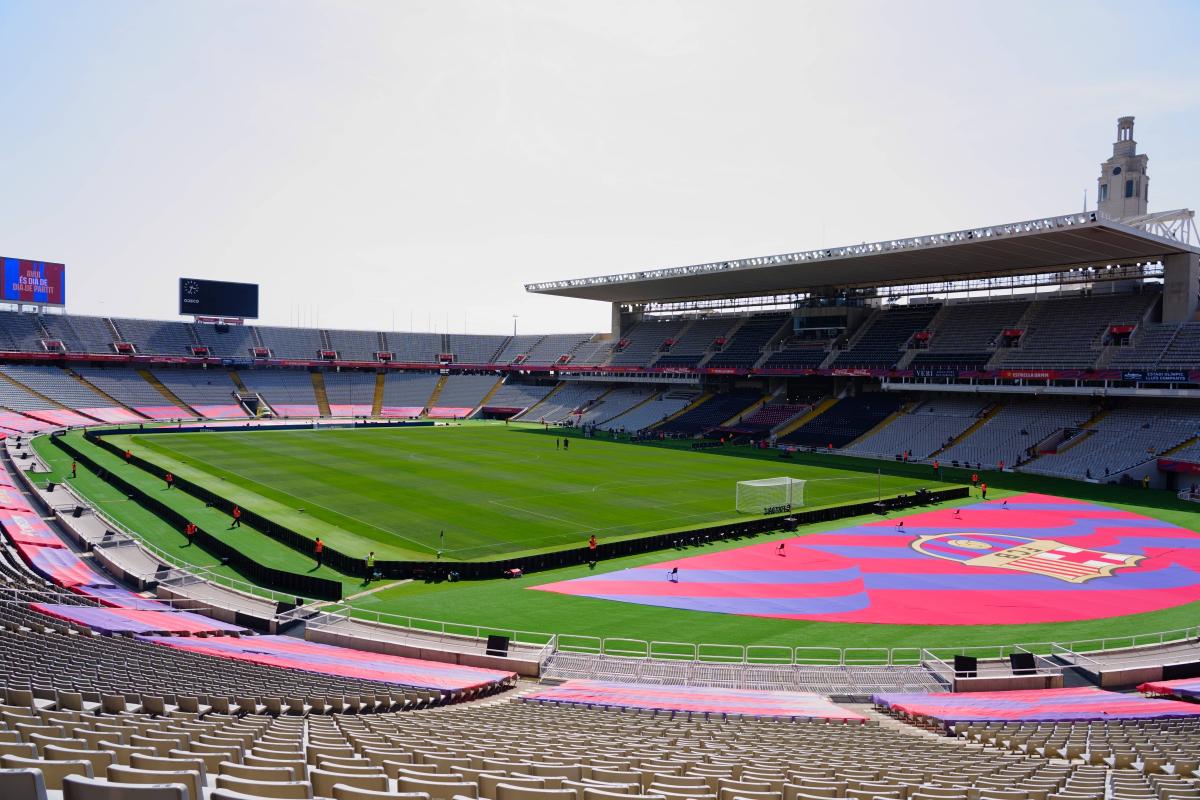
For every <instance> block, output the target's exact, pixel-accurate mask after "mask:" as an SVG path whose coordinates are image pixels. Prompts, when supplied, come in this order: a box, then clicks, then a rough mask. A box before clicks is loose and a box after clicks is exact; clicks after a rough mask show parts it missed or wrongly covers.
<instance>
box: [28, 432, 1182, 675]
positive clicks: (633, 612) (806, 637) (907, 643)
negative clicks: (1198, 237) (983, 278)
mask: <svg viewBox="0 0 1200 800" xmlns="http://www.w3.org/2000/svg"><path fill="white" fill-rule="evenodd" d="M462 430H467V428H463V429H462ZM501 430H502V429H501ZM412 432H413V431H404V432H403V433H405V434H407V433H412ZM452 432H453V431H446V430H441V431H436V432H434V433H452ZM345 433H346V434H354V433H359V432H358V431H346V432H345ZM70 435H72V436H75V437H78V434H70ZM155 435H156V436H166V434H155ZM201 435H202V436H205V435H208V434H201ZM245 435H257V434H245ZM328 435H330V432H319V433H317V434H316V439H317V441H321V438H320V437H324V436H328ZM145 438H150V437H145ZM214 438H215V437H214ZM533 438H535V439H537V440H538V441H539V443H540V450H542V451H545V454H546V455H548V456H553V455H554V453H553V452H552V451H551V450H550V449H549V448H552V447H553V441H549V442H547V440H546V439H545V434H540V435H534V437H533ZM553 438H554V436H550V439H553ZM79 440H80V441H82V438H81V437H79ZM252 441H256V440H252ZM573 444H578V445H579V447H578V448H577V449H576V450H575V451H572V452H571V453H569V454H565V455H570V456H572V457H574V456H575V455H578V454H582V453H583V452H584V451H585V449H586V448H591V447H593V446H595V445H600V444H604V445H606V446H607V447H612V448H616V449H615V450H614V451H613V452H614V463H615V467H614V469H616V470H619V471H623V470H625V469H626V467H627V466H628V465H630V464H632V463H634V462H638V463H641V462H643V461H644V460H645V461H651V460H654V461H657V460H658V459H657V456H659V455H662V454H666V453H671V454H672V455H673V457H674V458H675V459H683V460H682V461H679V462H675V463H679V464H682V465H683V468H685V469H690V468H691V465H692V464H694V463H697V462H709V461H713V460H716V461H724V462H729V464H730V466H729V467H728V469H730V470H731V471H732V472H733V473H735V474H737V475H745V474H746V473H747V472H753V470H751V469H749V468H748V464H750V463H752V462H754V461H767V462H769V463H767V464H762V465H760V466H758V467H756V468H755V469H761V470H762V472H761V475H762V476H774V475H778V474H784V473H790V474H800V475H804V474H805V473H806V472H807V473H808V474H825V475H835V476H836V475H841V476H851V475H854V474H857V475H859V476H860V479H861V480H862V481H863V482H865V483H866V484H873V483H874V481H875V480H876V475H875V474H874V473H875V471H876V470H882V472H883V481H889V480H891V479H894V480H895V481H896V482H895V483H891V484H885V485H892V486H897V485H907V486H909V487H911V486H914V485H930V486H932V485H933V484H932V483H930V482H928V480H927V479H928V478H930V477H931V474H930V469H929V467H928V466H924V465H909V464H897V463H894V462H881V461H876V460H871V459H857V458H849V457H843V456H837V455H828V454H823V453H821V454H815V455H810V454H800V455H797V458H796V463H794V464H792V465H790V466H791V467H792V469H788V470H782V471H781V470H780V467H781V466H782V462H780V461H779V460H778V459H777V457H776V456H775V454H773V453H763V452H761V451H755V450H748V449H746V448H724V449H719V450H715V451H706V452H702V453H696V452H692V451H690V449H689V448H688V445H687V443H672V442H668V443H662V444H654V445H639V446H633V445H627V444H617V443H608V442H601V441H598V440H585V441H583V442H579V443H575V442H573ZM86 446H88V447H91V445H86ZM35 447H36V448H37V449H38V451H39V453H41V454H43V455H44V456H48V457H50V458H51V459H53V458H54V457H55V456H56V454H60V453H61V451H58V450H57V448H54V447H53V446H51V445H50V444H49V443H48V442H46V441H45V440H44V439H40V440H35ZM89 452H103V451H99V448H93V449H92V451H89ZM457 455H458V457H459V458H460V459H463V460H466V459H469V458H471V457H472V456H471V454H470V453H467V454H463V453H458V454H457ZM67 463H68V464H69V459H68V462H67ZM559 463H561V461H560V462H559ZM60 470H61V466H60ZM755 474H760V473H755ZM59 475H60V477H61V472H60V473H59ZM981 475H982V476H983V478H984V480H986V481H987V482H988V483H989V485H990V486H991V487H992V488H993V490H994V491H995V496H996V497H1003V496H1005V495H1006V494H1009V493H1014V492H1025V491H1036V492H1045V493H1048V494H1056V495H1061V496H1066V497H1077V498H1079V499H1083V500H1089V501H1093V502H1098V503H1104V504H1106V505H1111V506H1115V507H1117V508H1123V509H1127V510H1130V511H1134V512H1136V513H1139V514H1146V515H1148V516H1151V517H1156V518H1159V519H1163V520H1165V521H1167V522H1170V523H1173V524H1176V525H1180V526H1183V527H1186V528H1190V529H1193V530H1200V520H1197V518H1196V514H1195V507H1194V506H1192V505H1190V504H1188V503H1185V502H1183V501H1180V500H1177V499H1176V498H1175V497H1173V496H1171V495H1170V494H1168V493H1166V492H1156V491H1144V490H1141V489H1139V488H1136V487H1113V486H1099V485H1093V484H1085V483H1079V482H1076V481H1066V480H1058V479H1053V478H1045V477H1040V476H1034V475H1024V474H1014V473H1003V474H1000V473H994V472H981ZM968 477H969V471H967V470H955V469H944V470H943V478H944V479H945V480H947V481H950V482H957V483H961V482H964V481H966V480H967V479H968ZM88 478H89V481H88V482H87V483H84V475H83V473H82V471H81V479H80V481H81V482H80V484H79V486H78V488H80V489H82V490H83V492H84V493H85V494H86V495H87V496H88V497H89V498H91V499H92V500H95V501H97V502H98V503H100V504H101V505H102V506H104V507H105V510H106V511H107V512H109V513H113V514H118V515H121V516H122V521H124V522H126V523H127V524H131V525H134V526H136V527H137V528H138V530H139V531H140V532H142V533H145V532H146V529H143V528H142V527H141V525H142V524H145V525H147V526H148V529H153V528H154V524H153V522H154V521H153V518H151V519H150V520H140V521H139V519H137V518H136V517H134V516H133V514H134V513H136V512H135V508H131V506H132V505H133V504H131V503H128V502H122V501H123V498H119V497H112V498H109V497H105V496H104V495H103V494H102V493H101V492H102V488H103V484H101V485H100V486H92V484H91V481H94V480H95V479H94V478H90V476H88ZM151 480H152V481H153V479H151ZM810 486H812V484H810ZM576 488H578V487H576ZM885 491H886V489H885ZM989 496H991V493H989ZM722 497H723V499H722V503H724V504H725V506H726V507H727V506H728V504H730V503H731V500H732V484H731V483H728V484H727V485H726V488H725V490H724V492H723V495H722ZM172 499H173V500H174V501H179V500H180V499H181V497H180V496H178V495H176V496H174V497H173V498H172ZM968 502H973V501H968ZM143 513H144V512H143ZM854 523H855V520H843V521H839V522H835V523H828V524H824V525H816V526H809V527H806V528H804V529H802V531H801V533H815V532H818V531H822V530H830V529H834V528H838V527H842V526H846V525H851V524H854ZM160 535H161V536H162V537H163V538H164V540H167V541H171V540H174V541H176V543H177V544H178V543H179V542H180V541H181V538H182V537H180V536H179V534H178V533H177V532H174V531H169V530H168V531H166V532H162V533H161V534H160ZM581 535H582V534H575V535H574V536H572V537H571V539H570V541H575V542H577V541H579V540H580V538H581ZM789 535H790V534H775V535H772V536H770V537H760V539H759V540H763V539H767V538H770V539H775V538H783V537H785V536H789ZM448 537H449V534H448ZM745 543H746V542H744V541H743V542H725V543H720V544H711V545H706V546H704V548H700V549H690V548H689V549H688V550H687V551H686V554H691V553H696V552H702V551H707V550H711V549H716V548H725V547H738V546H742V545H743V544H745ZM242 546H251V547H252V548H253V549H254V552H256V553H258V552H259V551H260V550H259V549H260V548H262V551H263V552H267V551H269V550H271V549H272V548H281V547H283V546H282V545H279V544H278V543H276V542H274V541H273V540H269V539H266V537H261V540H260V539H250V538H246V539H243V540H242ZM285 549H286V548H285ZM191 551H192V552H193V553H195V551H196V548H191ZM297 555H298V554H297ZM674 555H677V554H674V553H671V552H666V553H664V552H658V553H648V554H644V555H639V556H634V557H629V558H624V559H619V560H614V561H608V562H601V564H600V566H599V568H598V569H597V572H604V571H609V570H617V569H624V568H627V567H631V566H637V565H643V564H653V563H657V562H659V561H662V560H664V559H666V558H670V557H673V556H674ZM300 561H301V562H302V563H305V564H311V561H309V560H307V559H305V558H303V557H300ZM584 574H590V573H589V572H588V570H587V568H586V567H583V566H580V567H570V568H566V569H562V570H556V571H553V572H545V573H538V574H535V575H530V576H527V577H526V578H525V579H524V580H521V581H502V580H497V581H481V582H472V583H419V582H411V583H405V584H402V585H399V586H395V587H392V588H387V589H383V590H382V591H378V592H375V593H373V594H370V595H368V596H364V597H361V598H359V599H357V600H355V601H354V602H353V606H352V608H351V613H354V614H356V615H359V616H363V617H368V618H375V616H376V615H377V614H383V615H405V616H403V617H400V616H396V617H392V618H391V619H392V621H394V622H404V621H407V620H408V619H410V618H424V619H428V620H441V621H447V622H449V623H452V624H454V625H456V626H458V627H455V628H453V630H457V631H461V632H473V631H474V630H475V626H479V628H480V629H481V630H483V631H485V632H486V631H488V630H493V631H497V632H501V631H506V630H516V631H535V632H549V633H556V634H564V635H565V637H564V641H565V642H568V643H569V642H571V641H572V637H579V638H577V639H575V641H584V642H588V643H592V640H591V638H589V637H596V638H606V639H608V646H609V648H610V649H621V648H623V647H624V648H628V649H632V650H636V649H637V645H636V644H623V643H622V642H621V641H620V639H623V638H624V639H633V640H645V641H659V642H664V641H665V642H691V643H699V642H707V643H716V644H723V645H730V646H733V647H735V648H736V647H740V646H745V645H751V646H771V647H816V648H821V647H828V648H843V647H845V648H893V647H896V648H914V647H951V646H955V647H956V646H970V645H997V644H1012V643H1018V642H1020V643H1038V642H1051V641H1058V642H1071V641H1081V640H1088V639H1098V638H1101V637H1109V638H1110V641H1117V640H1119V639H1120V638H1121V637H1133V636H1136V635H1138V634H1148V633H1151V632H1155V631H1162V630H1171V629H1176V628H1184V627H1187V626H1189V625H1193V624H1195V620H1196V617H1197V611H1198V610H1200V608H1198V607H1200V604H1189V605H1185V606H1180V607H1177V608H1173V609H1166V610H1162V611H1157V612H1152V613H1148V614H1138V615H1130V616H1123V617H1114V618H1110V619H1106V620H1094V621H1085V622H1075V623H1059V624H1046V625H1007V626H959V627H954V626H921V625H866V624H846V623H823V622H805V621H795V620H778V619H766V618H756V617H740V616H733V615H724V614H710V613H703V612H695V611H681V610H674V609H667V608H656V607H649V606H639V605H634V604H628V603H619V602H612V601H605V600H596V599H592V598H586V597H570V596H564V595H553V594H550V593H546V592H533V591H527V589H528V587H530V586H535V585H538V584H542V583H550V582H553V581H558V580H564V579H567V578H572V577H579V576H581V575H584ZM350 591H357V589H353V590H352V589H351V588H350V587H348V588H347V592H348V593H349V592H350ZM384 618H385V619H388V617H387V616H385V617H384ZM416 624H418V625H419V626H422V625H426V623H421V622H417V623H416ZM431 627H436V626H431ZM1131 642H1132V639H1127V640H1126V641H1124V642H1120V641H1117V643H1118V644H1128V643H1131ZM1143 643H1145V642H1143ZM678 649H679V650H680V651H681V652H687V648H678ZM659 651H660V652H661V651H666V652H671V651H672V646H670V645H666V646H660V648H659ZM911 653H912V651H909V654H910V655H911ZM850 655H851V657H853V656H855V655H857V656H858V657H859V658H863V659H868V658H871V657H872V656H873V655H875V656H877V655H878V654H877V653H875V654H872V653H871V652H867V651H858V652H857V653H851V654H850Z"/></svg>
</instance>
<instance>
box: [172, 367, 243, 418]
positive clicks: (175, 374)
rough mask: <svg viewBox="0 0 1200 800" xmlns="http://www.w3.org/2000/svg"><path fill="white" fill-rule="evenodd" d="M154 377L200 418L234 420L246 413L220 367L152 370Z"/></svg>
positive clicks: (226, 374)
mask: <svg viewBox="0 0 1200 800" xmlns="http://www.w3.org/2000/svg"><path fill="white" fill-rule="evenodd" d="M154 376H155V377H156V378H158V380H159V381H160V382H161V383H162V385H163V386H166V387H167V388H168V389H169V390H170V391H171V393H172V394H174V395H175V396H176V397H178V398H179V399H180V400H182V401H183V402H185V403H187V404H188V406H190V407H191V408H193V409H195V410H196V412H197V413H199V414H200V415H201V416H203V417H207V418H210V419H238V418H241V417H246V416H248V415H247V414H246V410H245V409H244V408H242V407H241V405H240V404H239V403H238V402H237V400H236V399H235V398H234V392H235V391H236V390H237V387H236V386H234V384H233V381H232V380H230V378H229V373H227V372H226V371H225V370H223V369H220V368H217V369H208V370H193V369H182V370H165V369H160V370H156V371H155V373H154Z"/></svg>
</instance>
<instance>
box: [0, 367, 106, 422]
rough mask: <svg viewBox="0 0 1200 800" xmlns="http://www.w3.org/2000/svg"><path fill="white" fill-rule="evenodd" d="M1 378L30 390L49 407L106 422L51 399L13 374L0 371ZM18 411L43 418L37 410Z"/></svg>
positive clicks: (19, 387) (35, 417)
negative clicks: (38, 414)
mask: <svg viewBox="0 0 1200 800" xmlns="http://www.w3.org/2000/svg"><path fill="white" fill-rule="evenodd" d="M0 378H3V379H4V380H6V381H8V382H9V383H11V384H12V385H13V386H16V387H17V388H18V389H24V390H25V391H27V392H29V393H30V394H31V395H33V396H34V397H36V398H37V399H39V400H41V401H42V402H44V403H45V404H46V406H47V407H48V408H61V409H65V410H67V411H71V412H74V413H76V414H78V415H79V416H81V417H87V418H88V419H94V420H96V421H97V422H104V420H102V419H100V418H99V417H93V416H92V415H91V414H85V413H83V412H82V411H76V410H75V409H73V408H71V407H70V406H65V405H63V404H62V403H59V402H57V401H55V400H51V399H50V398H49V397H47V396H46V395H44V394H42V393H41V392H39V391H38V390H37V389H34V388H32V387H30V386H26V385H25V384H23V383H21V382H20V381H19V380H17V379H16V378H14V377H12V376H11V375H6V374H5V373H3V372H0ZM17 413H18V414H24V415H25V416H27V417H33V418H34V419H41V418H40V417H38V416H37V412H36V411H28V412H26V411H18V412H17ZM53 421H54V420H43V422H53Z"/></svg>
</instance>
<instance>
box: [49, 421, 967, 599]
mask: <svg viewBox="0 0 1200 800" xmlns="http://www.w3.org/2000/svg"><path fill="white" fill-rule="evenodd" d="M385 424H387V423H385ZM303 427H307V426H273V427H272V428H271V429H272V430H279V429H284V430H287V429H289V428H303ZM181 430H182V431H183V432H187V431H196V430H209V431H215V430H241V429H240V428H232V429H230V428H224V429H214V428H200V427H198V426H192V427H190V428H189V427H184V428H182V429H180V428H157V429H155V428H147V429H145V430H144V431H142V430H140V429H138V428H117V429H113V428H109V429H106V430H100V431H87V432H85V433H84V436H85V437H86V438H87V440H88V441H89V442H92V443H94V444H96V445H97V446H99V447H102V448H104V449H105V450H107V451H109V452H110V453H114V454H116V455H117V456H119V457H121V458H124V451H123V450H121V449H120V448H119V447H117V446H116V445H115V444H113V443H112V442H108V441H105V437H106V436H111V435H116V434H121V433H124V434H130V433H150V432H152V431H153V432H163V433H171V432H175V433H178V432H180V431H181ZM58 444H59V446H60V447H64V449H68V450H69V451H70V452H73V453H74V452H75V448H71V447H70V446H69V445H66V444H65V443H63V442H61V441H58ZM79 461H80V463H82V464H84V465H85V466H89V468H93V469H94V468H95V467H94V466H93V465H91V464H89V462H88V461H86V460H84V458H82V457H79ZM128 461H129V463H130V464H132V465H133V466H136V467H138V468H140V469H143V470H145V471H146V472H149V473H150V474H152V475H155V476H156V477H159V478H162V477H163V476H165V475H166V472H167V471H166V470H165V469H163V468H162V467H160V466H158V465H157V464H153V463H151V462H149V461H147V460H145V459H143V458H141V457H140V456H137V455H132V456H131V457H130V458H129V459H128ZM109 476H110V477H109V478H108V480H109V482H110V483H113V485H118V484H117V483H116V482H115V480H121V479H120V478H117V477H116V476H112V475H111V473H109ZM174 477H175V486H176V488H178V489H180V490H181V491H184V492H187V493H188V494H190V495H192V496H194V497H197V498H199V499H201V500H203V501H204V502H205V503H206V504H208V505H210V506H212V507H213V508H217V509H219V510H221V511H224V512H225V513H230V512H231V511H232V510H233V505H234V504H233V503H232V502H230V501H229V500H227V499H226V498H224V497H221V496H220V495H218V494H216V493H215V492H213V491H211V490H209V489H206V488H205V487H203V486H199V485H197V484H195V483H193V482H191V481H189V480H186V479H184V478H180V477H179V476H178V475H176V476H174ZM114 479H115V480H114ZM121 484H124V485H129V484H128V482H126V481H123V480H122V481H121ZM123 490H124V489H123ZM139 494H141V495H143V496H145V497H146V499H147V501H149V502H151V503H153V504H154V505H153V506H150V505H148V506H147V507H148V508H150V510H151V511H154V513H156V514H158V515H159V516H160V517H163V518H164V519H169V520H170V521H172V522H176V521H177V524H178V525H180V526H182V525H183V524H184V522H185V521H186V520H184V518H183V517H182V516H181V515H180V514H178V512H175V511H172V510H170V509H169V508H167V507H166V506H165V505H164V504H163V503H162V502H160V501H158V500H157V499H155V498H152V497H149V496H148V495H145V493H144V492H139ZM967 496H969V491H968V489H967V487H965V486H962V487H957V488H954V489H941V490H938V491H933V492H930V491H925V490H920V491H918V492H914V493H913V494H903V495H898V496H895V497H888V498H883V499H882V500H880V501H876V500H869V501H863V502H861V503H851V504H849V505H842V506H831V507H828V508H815V509H809V510H800V511H796V512H792V513H787V514H779V515H777V516H772V517H762V518H759V519H752V520H746V521H745V522H735V523H727V524H724V525H714V526H711V527H706V528H693V529H689V530H684V531H674V532H671V533H660V534H651V535H648V536H642V537H638V538H634V539H625V540H622V541H617V542H608V543H605V544H599V545H597V547H596V550H595V551H594V552H593V551H591V550H589V549H588V548H587V547H574V548H569V549H564V550H555V551H552V552H547V553H537V554H534V555H529V556H520V557H512V558H506V559H500V560H497V561H382V560H381V561H376V562H375V572H376V573H378V574H379V575H380V576H381V577H383V578H387V579H394V580H400V579H406V578H412V579H417V580H435V581H436V580H446V579H458V580H488V579H492V578H500V577H504V576H505V575H506V574H507V573H508V571H509V570H513V569H519V570H521V572H523V573H524V572H542V571H545V570H549V569H558V568H560V567H570V566H575V565H578V564H586V563H588V562H590V561H592V560H593V559H595V560H597V561H603V560H606V559H612V558H621V557H623V556H630V555H637V554H640V553H649V552H652V551H655V550H666V549H670V548H673V547H685V546H692V545H699V544H706V543H709V542H717V541H724V540H727V539H737V538H742V537H746V536H756V535H758V534H761V533H769V532H771V531H779V530H784V529H786V528H792V527H798V526H801V525H812V524H814V523H818V522H830V521H833V520H838V519H846V518H848V517H857V516H861V515H863V514H871V513H877V512H882V511H891V510H896V509H903V508H912V507H913V506H920V505H928V504H931V503H938V502H943V501H946V500H957V499H961V498H964V497H967ZM139 502H141V501H140V500H139ZM158 507H161V508H162V509H164V511H165V512H169V513H170V514H171V515H173V516H171V517H169V518H168V517H167V516H166V514H165V513H163V512H160V511H159V510H158ZM241 510H242V522H243V523H245V524H247V525H250V526H251V527H253V528H254V529H255V530H257V531H260V532H261V533H264V534H266V535H267V536H270V537H271V538H272V539H275V540H276V541H278V542H281V543H283V544H286V545H287V546H288V547H291V548H293V549H295V550H298V551H299V552H302V553H305V554H307V555H312V552H313V540H312V539H311V538H309V537H308V536H305V535H303V534H301V533H298V532H296V531H294V530H292V529H291V528H288V527H287V526H285V525H280V524H278V523H276V522H273V521H272V520H270V519H268V518H267V517H264V516H262V515H260V514H256V513H255V512H254V511H252V510H250V509H248V508H245V507H243V508H242V509H241ZM197 537H199V534H197ZM197 541H199V542H201V543H203V541H202V540H199V538H198V539H197ZM213 541H216V540H215V539H214V540H213ZM218 544H220V545H221V546H222V547H226V548H227V546H225V545H223V544H221V543H220V542H218ZM227 549H228V548H227ZM213 552H214V553H216V552H217V551H216V550H214V551H213ZM365 555H366V554H365V553H363V554H361V555H358V556H349V555H347V554H345V553H342V552H339V551H337V550H334V549H333V548H331V547H329V546H328V545H326V546H325V553H324V560H325V563H326V564H328V565H329V566H331V567H333V568H334V569H336V570H338V571H340V572H342V573H344V574H346V575H355V576H359V577H366V571H367V569H366V562H365V560H364V558H363V556H365ZM231 563H232V562H231ZM239 569H240V567H239ZM284 574H289V575H290V574H292V573H284ZM295 577H297V578H306V577H307V576H303V575H296V576H295ZM308 579H309V580H318V579H313V578H308ZM340 587H341V584H338V591H339V592H340ZM308 596H310V597H322V598H323V595H316V594H309V595H308ZM335 599H336V598H335Z"/></svg>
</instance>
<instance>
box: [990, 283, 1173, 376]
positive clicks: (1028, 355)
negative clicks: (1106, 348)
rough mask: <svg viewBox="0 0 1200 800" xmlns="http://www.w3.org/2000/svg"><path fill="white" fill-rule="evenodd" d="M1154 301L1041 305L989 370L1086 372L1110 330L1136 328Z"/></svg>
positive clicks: (1075, 300) (1116, 298)
mask: <svg viewBox="0 0 1200 800" xmlns="http://www.w3.org/2000/svg"><path fill="white" fill-rule="evenodd" d="M1157 300H1158V295H1157V294H1156V293H1154V292H1149V291H1147V292H1145V293H1138V294H1111V295H1098V296H1093V297H1064V298H1055V299H1052V300H1041V301H1038V302H1037V303H1035V304H1034V306H1033V308H1032V309H1031V310H1030V311H1029V313H1028V314H1027V315H1026V318H1025V320H1026V321H1025V322H1024V323H1023V324H1024V326H1025V332H1024V334H1023V335H1022V336H1021V338H1020V346H1018V347H1011V348H1006V349H1002V350H1000V351H999V352H997V353H996V355H995V357H994V358H993V359H992V361H991V365H992V366H1002V367H1006V368H1007V367H1041V368H1066V369H1069V368H1080V369H1087V368H1091V367H1093V366H1094V365H1095V364H1096V361H1097V359H1098V358H1099V357H1100V355H1101V347H1102V344H1103V338H1104V335H1105V333H1106V332H1107V330H1108V328H1109V327H1110V326H1113V325H1134V326H1136V325H1139V324H1140V323H1141V322H1142V321H1143V318H1144V317H1145V315H1146V313H1147V311H1148V309H1149V308H1150V307H1151V306H1153V305H1154V303H1155V302H1157Z"/></svg>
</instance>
